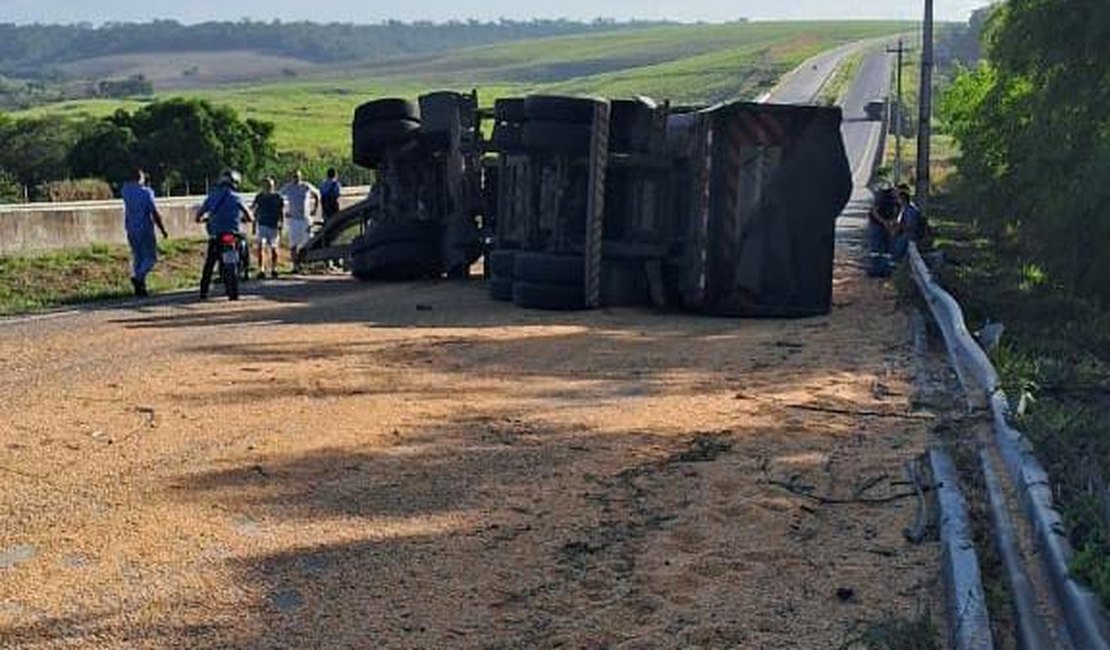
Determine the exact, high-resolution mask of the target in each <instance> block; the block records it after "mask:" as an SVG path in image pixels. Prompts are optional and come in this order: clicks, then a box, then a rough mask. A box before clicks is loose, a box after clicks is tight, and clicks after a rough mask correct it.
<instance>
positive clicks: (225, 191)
mask: <svg viewBox="0 0 1110 650" xmlns="http://www.w3.org/2000/svg"><path fill="white" fill-rule="evenodd" d="M240 181H241V177H240V176H239V172H237V171H234V170H230V169H229V170H224V171H223V172H220V181H219V183H218V184H217V185H216V187H215V188H214V189H213V190H212V192H211V193H209V195H208V198H206V199H205V200H204V203H203V204H202V205H201V206H200V207H199V208H198V209H197V222H198V223H200V222H201V221H204V217H205V215H207V216H208V226H207V229H208V253H207V255H206V256H205V259H204V270H203V271H202V272H201V274H200V298H201V300H204V299H205V298H207V297H208V287H209V286H210V285H211V284H212V272H213V271H215V270H216V265H217V264H219V263H220V235H222V234H224V233H235V234H238V233H239V221H240V219H241V220H242V221H245V222H247V223H250V221H251V213H250V210H248V209H247V206H246V205H245V204H244V203H243V200H242V199H241V198H239V195H238V194H236V190H238V189H239V183H240Z"/></svg>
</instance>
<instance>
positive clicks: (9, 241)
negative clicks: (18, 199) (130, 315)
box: [0, 187, 370, 255]
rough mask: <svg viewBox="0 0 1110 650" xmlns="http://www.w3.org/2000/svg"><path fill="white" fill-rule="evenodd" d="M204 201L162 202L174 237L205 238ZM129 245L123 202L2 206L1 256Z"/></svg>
mask: <svg viewBox="0 0 1110 650" xmlns="http://www.w3.org/2000/svg"><path fill="white" fill-rule="evenodd" d="M369 190H370V188H368V187H348V188H344V189H343V196H342V198H341V199H340V205H342V206H347V205H350V204H352V203H355V202H357V201H360V200H362V198H363V197H365V196H366V194H367V193H368V192H369ZM202 201H204V197H203V196H184V197H172V198H161V199H158V200H157V203H158V211H159V212H161V213H162V218H163V219H164V220H165V223H166V230H168V231H169V233H170V237H175V238H176V237H190V238H191V237H203V236H204V227H203V226H202V225H200V224H198V223H196V222H195V221H194V220H193V214H194V211H195V210H196V208H197V206H198V205H200V204H201V202H202ZM126 243H127V235H126V233H124V231H123V203H122V202H121V201H119V200H115V201H83V202H78V203H29V204H22V205H0V255H10V254H13V253H32V252H39V251H48V250H57V249H61V248H78V247H82V246H89V245H92V244H126Z"/></svg>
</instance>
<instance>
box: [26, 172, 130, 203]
mask: <svg viewBox="0 0 1110 650" xmlns="http://www.w3.org/2000/svg"><path fill="white" fill-rule="evenodd" d="M37 194H38V196H39V197H40V198H43V199H46V200H47V201H50V202H52V203H61V202H65V201H105V200H108V199H111V198H112V197H113V194H112V186H111V185H108V183H106V182H104V181H102V180H100V179H99V178H80V179H77V180H65V181H50V182H49V183H43V184H42V185H40V186H39V187H38V190H37Z"/></svg>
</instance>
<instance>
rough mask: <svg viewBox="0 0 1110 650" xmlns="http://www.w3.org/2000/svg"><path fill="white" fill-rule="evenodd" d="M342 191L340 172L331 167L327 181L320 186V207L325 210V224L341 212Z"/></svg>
mask: <svg viewBox="0 0 1110 650" xmlns="http://www.w3.org/2000/svg"><path fill="white" fill-rule="evenodd" d="M342 191H343V186H342V185H341V184H340V183H339V172H337V171H335V168H334V167H330V168H329V169H328V177H327V179H325V180H324V182H323V183H321V184H320V207H321V208H323V212H324V221H325V222H327V221H328V220H329V219H331V218H332V217H333V216H335V214H336V213H337V212H339V195H340V194H341V193H342Z"/></svg>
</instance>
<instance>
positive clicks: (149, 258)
mask: <svg viewBox="0 0 1110 650" xmlns="http://www.w3.org/2000/svg"><path fill="white" fill-rule="evenodd" d="M127 243H128V244H130V245H131V277H133V278H135V279H136V280H143V279H145V278H146V276H147V274H148V273H150V272H151V271H152V270H154V265H155V264H157V263H158V240H157V238H156V237H155V236H154V228H144V229H142V230H137V231H135V232H129V233H127Z"/></svg>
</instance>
